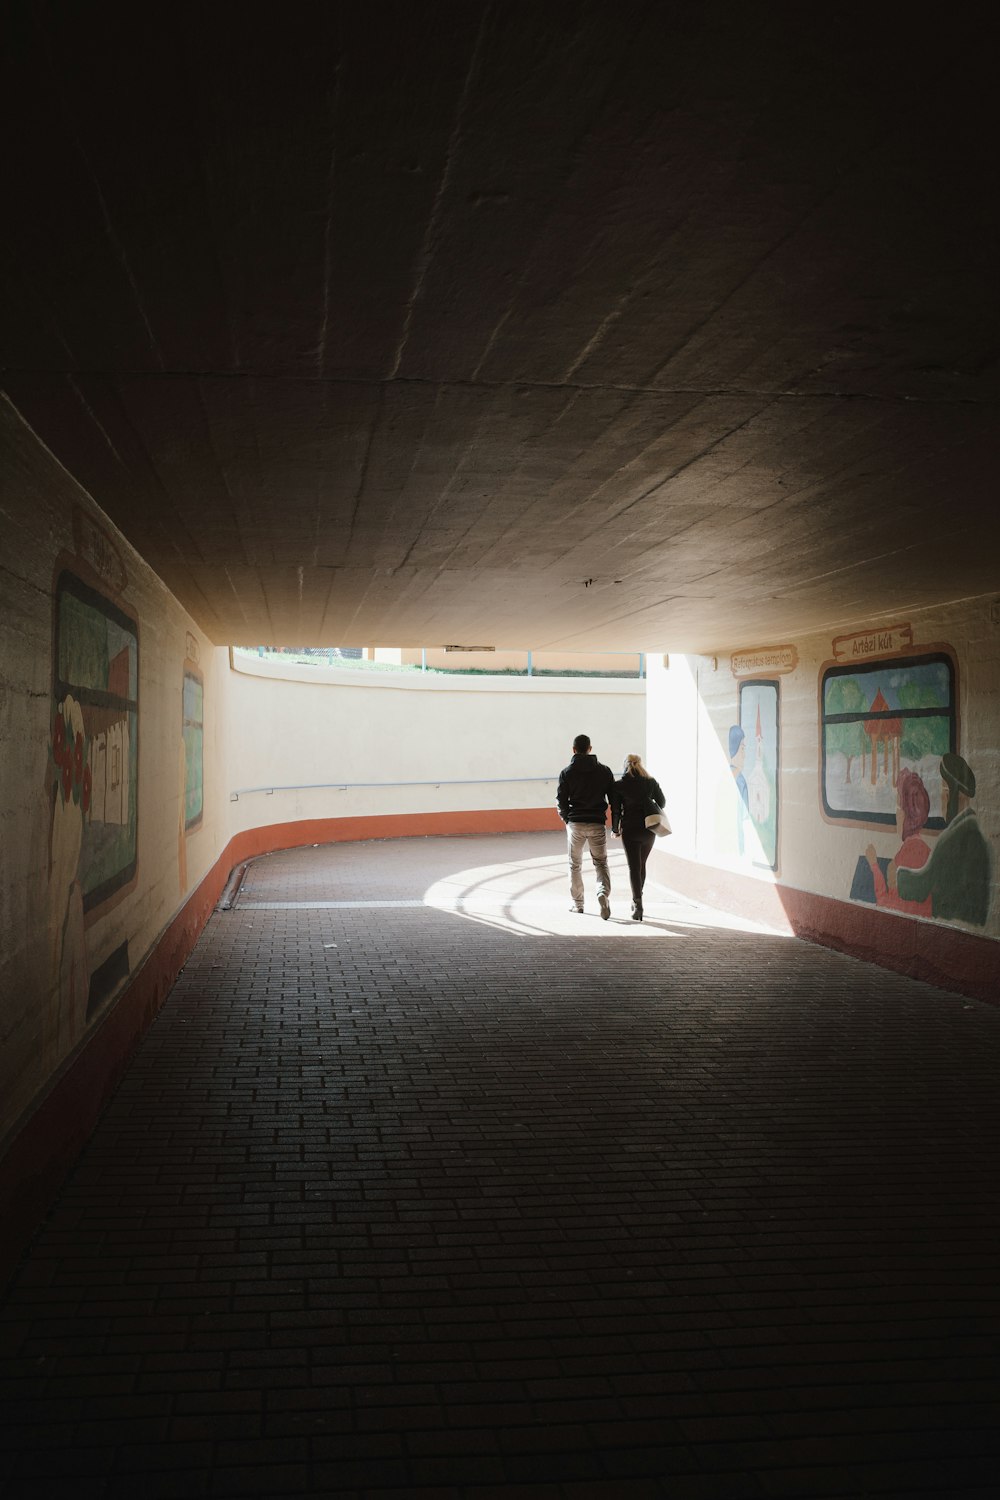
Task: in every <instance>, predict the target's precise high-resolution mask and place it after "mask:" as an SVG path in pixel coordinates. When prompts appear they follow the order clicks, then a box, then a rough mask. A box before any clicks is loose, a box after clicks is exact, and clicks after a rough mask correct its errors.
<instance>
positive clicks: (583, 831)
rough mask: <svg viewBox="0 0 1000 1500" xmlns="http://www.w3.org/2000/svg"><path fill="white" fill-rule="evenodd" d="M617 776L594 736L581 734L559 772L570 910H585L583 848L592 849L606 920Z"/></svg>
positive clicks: (557, 796) (557, 795)
mask: <svg viewBox="0 0 1000 1500" xmlns="http://www.w3.org/2000/svg"><path fill="white" fill-rule="evenodd" d="M616 795H617V794H616V792H615V778H614V775H613V773H612V772H611V770H610V769H609V767H607V766H602V765H601V762H600V761H599V760H598V759H597V756H596V755H593V754H592V753H591V749H590V736H589V735H587V734H578V735H577V737H576V739H575V740H574V741H573V759H572V760H571V761H570V763H569V765H568V766H566V768H565V769H564V770H562V771H560V772H559V787H558V790H557V791H556V806H557V807H558V809H559V816H560V817H561V818H562V820H563V822H564V823H565V824H566V842H567V845H568V848H569V894H570V897H571V899H572V902H573V905H572V906H571V907H570V911H577V912H582V911H583V851H584V847H586V848H588V849H589V850H590V857H591V859H592V860H593V861H594V869H595V870H596V871H597V904H598V906H599V907H600V908H601V916H602V918H603V919H604V921H605V922H606V921H607V920H608V918H609V917H610V915H611V905H610V902H609V901H608V897H609V896H610V895H611V875H610V873H609V871H608V848H607V814H608V807H609V805H610V806H611V808H612V822H614V805H615V797H616Z"/></svg>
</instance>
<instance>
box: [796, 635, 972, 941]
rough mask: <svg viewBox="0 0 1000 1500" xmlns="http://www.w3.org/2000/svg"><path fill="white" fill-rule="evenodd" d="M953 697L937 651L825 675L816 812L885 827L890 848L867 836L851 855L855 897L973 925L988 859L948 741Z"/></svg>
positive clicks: (953, 723)
mask: <svg viewBox="0 0 1000 1500" xmlns="http://www.w3.org/2000/svg"><path fill="white" fill-rule="evenodd" d="M955 703H956V694H955V670H954V665H953V662H952V660H951V657H950V656H949V655H946V654H944V653H937V654H934V655H926V656H919V657H905V658H888V659H886V660H884V661H873V662H867V663H865V665H864V666H863V667H833V668H831V669H829V670H828V671H827V672H825V673H824V675H823V678H822V685H821V709H822V734H823V741H822V747H823V767H822V786H823V810H824V812H825V813H826V815H827V816H828V817H832V818H849V819H850V820H851V821H852V822H855V823H867V824H870V825H872V826H874V827H876V828H877V827H878V826H879V825H885V824H894V825H895V837H894V839H893V849H892V852H891V854H889V853H885V852H883V853H882V854H880V853H879V851H878V849H877V847H876V844H875V843H874V842H869V843H868V844H867V846H866V848H865V851H864V853H863V854H862V855H861V856H860V857H859V859H858V862H857V867H856V869H855V872H854V878H853V882H852V885H851V892H850V894H851V898H852V899H853V900H855V901H866V902H872V903H874V904H875V905H876V906H879V907H882V908H885V909H886V910H889V911H897V912H901V913H904V914H906V915H908V916H919V917H933V918H935V919H937V920H944V921H963V922H969V923H971V924H973V925H976V926H983V925H984V924H985V922H986V920H987V917H988V915H989V906H990V895H991V876H992V869H991V864H992V861H991V855H990V850H989V846H988V844H987V842H986V839H985V838H984V836H983V833H982V830H981V828H980V826H979V820H978V818H977V817H976V813H975V811H974V809H973V808H972V806H971V803H972V801H973V799H974V797H975V795H976V778H975V773H974V771H973V770H972V767H971V766H970V765H969V764H968V762H967V761H966V760H964V759H963V757H962V756H961V755H960V754H958V752H957V748H956V740H957V715H956V711H955ZM935 834H936V835H937V836H936V837H935ZM928 835H929V836H928Z"/></svg>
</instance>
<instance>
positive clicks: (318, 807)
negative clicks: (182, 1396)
mask: <svg viewBox="0 0 1000 1500" xmlns="http://www.w3.org/2000/svg"><path fill="white" fill-rule="evenodd" d="M0 448H2V451H3V466H4V474H3V480H4V493H5V501H4V516H3V528H4V530H3V539H4V557H5V559H7V560H8V566H6V567H5V569H4V570H3V571H2V572H0V604H2V609H0V661H2V663H3V668H2V671H3V678H4V684H3V686H4V690H3V693H2V696H0V767H2V782H0V841H2V847H3V851H4V860H3V872H2V878H0V1201H6V1202H7V1204H8V1205H12V1213H11V1215H10V1217H9V1218H8V1224H9V1225H13V1224H15V1223H23V1224H30V1223H31V1222H32V1220H33V1217H35V1216H37V1212H38V1210H39V1209H40V1208H41V1207H43V1206H44V1203H45V1201H46V1199H47V1197H48V1196H49V1193H50V1191H51V1187H52V1184H53V1181H54V1180H55V1179H56V1178H57V1177H58V1176H59V1174H60V1173H61V1172H62V1171H63V1170H64V1169H65V1167H66V1165H67V1164H68V1162H69V1161H70V1160H71V1159H72V1157H73V1155H74V1154H75V1152H76V1150H77V1149H78V1147H79V1146H80V1145H81V1144H82V1142H83V1141H84V1140H85V1139H86V1136H87V1134H88V1132H89V1130H90V1129H91V1128H92V1125H93V1123H94V1121H95V1120H96V1118H97V1115H98V1114H99V1112H100V1109H101V1108H102V1106H103V1103H104V1101H105V1100H106V1098H107V1097H108V1095H109V1092H110V1090H111V1089H112V1088H113V1086H114V1083H115V1081H116V1080H117V1077H118V1076H119V1075H120V1071H121V1069H122V1067H123V1066H124V1063H125V1061H126V1060H127V1057H128V1054H129V1051H130V1050H131V1048H132V1046H133V1045H134V1043H135V1041H136V1040H137V1039H138V1037H139V1036H140V1035H141V1034H142V1031H143V1030H144V1029H145V1027H146V1026H147V1025H148V1024H149V1022H150V1020H151V1019H152V1017H153V1016H154V1015H155V1013H156V1010H157V1008H158V1007H159V1005H160V1004H161V1003H162V1000H163V998H164V996H165V995H166V993H167V991H168V990H169V987H170V985H171V983H172V982H173V979H174V977H175V976H176V973H177V971H178V969H179V968H180V966H181V965H182V964H183V962H184V960H185V958H186V956H187V954H188V953H189V952H190V949H191V946H192V945H193V943H194V941H195V940H196V938H197V935H198V933H199V932H200V930H201V927H202V926H203V924H204V921H205V920H206V919H207V916H208V914H209V913H210V911H211V909H212V907H213V905H214V903H215V901H216V900H217V898H218V895H219V892H220V891H221V889H222V887H223V885H224V883H225V880H226V878H227V876H228V873H229V871H230V869H231V868H232V866H233V864H235V863H236V862H238V861H239V860H241V859H244V858H247V857H249V856H250V855H252V854H256V853H260V852H262V851H263V850H266V849H275V848H287V847H290V846H292V845H295V844H302V843H314V842H319V841H325V840H337V839H349V838H350V839H353V838H372V837H402V836H408V835H427V834H430V833H435V832H440V833H445V832H447V833H476V832H496V831H502V830H505V829H510V830H523V829H534V828H549V827H558V826H559V825H558V821H557V819H556V816H555V812H554V807H553V801H554V793H555V780H554V778H555V776H556V775H557V773H558V770H559V768H560V767H561V766H562V765H564V764H565V763H566V761H567V759H568V758H569V753H570V742H571V740H572V737H573V735H574V734H576V733H577V732H579V731H580V730H585V731H586V732H588V733H589V734H591V735H592V736H593V739H594V742H595V746H596V748H597V749H599V750H600V752H601V753H602V756H603V757H604V758H605V759H608V760H612V761H620V759H621V758H622V757H623V756H624V754H625V753H626V752H627V751H629V750H633V749H637V748H638V749H640V750H641V749H642V748H643V743H644V739H643V737H644V733H645V703H644V695H645V685H644V683H641V682H638V681H617V680H607V681H591V682H586V683H581V681H580V680H579V679H572V680H565V681H562V682H559V681H555V680H552V679H540V680H527V679H501V680H499V681H497V682H494V683H489V682H487V681H484V680H482V679H464V680H463V679H440V678H432V677H428V678H421V677H412V678H408V679H407V678H400V679H393V678H391V677H390V678H386V677H384V676H379V677H378V678H374V679H369V680H366V681H364V682H360V681H359V679H358V677H357V676H356V675H352V674H348V673H343V672H342V673H340V674H339V675H338V674H337V673H336V672H330V671H323V670H322V669H308V668H298V669H296V668H290V669H289V668H283V667H282V666H278V667H273V666H268V667H266V668H265V669H264V670H263V671H261V670H260V667H259V666H256V667H255V664H254V663H253V662H251V663H249V664H248V669H247V670H245V671H236V670H234V669H233V668H232V666H231V663H230V655H229V652H228V651H227V650H223V649H220V648H216V647H214V646H213V645H212V644H211V642H210V641H209V640H208V639H207V637H206V636H205V635H204V634H203V633H202V632H201V631H200V630H199V629H198V628H197V626H196V625H195V624H194V622H193V621H192V620H191V619H190V618H189V617H188V616H187V614H186V613H185V612H184V610H183V609H182V608H181V607H180V605H179V604H178V603H177V601H176V600H175V599H174V598H173V596H172V595H171V594H170V593H169V591H168V590H167V589H166V588H165V587H164V586H163V584H162V583H161V582H160V580H159V579H158V578H157V577H156V575H155V574H154V573H153V572H152V571H151V570H150V569H149V568H148V567H147V566H146V564H145V563H144V562H143V560H142V558H141V557H140V556H139V555H138V554H137V553H136V552H135V551H134V550H133V549H132V548H131V547H130V546H129V544H128V543H127V542H126V541H125V540H124V538H123V537H122V536H121V535H120V533H118V532H117V531H116V529H115V528H114V527H113V526H112V524H111V523H110V522H109V521H108V520H107V518H106V517H105V516H104V515H103V513H102V512H101V511H100V510H99V509H98V508H97V507H96V506H95V505H94V503H93V501H92V500H91V499H90V497H89V496H88V495H87V494H86V493H85V492H84V491H82V490H81V489H80V488H79V487H78V486H77V485H76V484H75V483H74V482H73V481H72V480H71V479H70V477H69V476H68V475H67V473H66V472H65V471H64V470H63V469H62V468H61V467H60V466H59V465H58V464H57V463H56V462H55V460H54V459H53V458H52V457H51V455H50V454H49V453H48V452H47V450H46V449H45V448H44V447H43V446H42V445H41V444H40V443H39V442H38V440H37V438H36V437H35V435H34V433H33V432H32V431H31V429H30V428H29V427H28V426H27V425H26V424H25V423H24V421H23V420H22V419H21V417H20V415H19V414H18V412H17V411H16V410H15V408H14V407H13V406H12V405H11V404H10V403H9V402H8V401H7V400H6V399H4V398H0ZM261 665H262V664H261ZM523 778H535V779H530V780H525V779H523ZM324 782H325V783H333V785H330V786H326V787H323V786H316V785H314V783H324ZM358 783H396V784H395V785H388V786H386V785H382V786H378V785H375V786H373V785H358ZM413 783H423V784H422V785H414V784H413ZM289 786H291V787H294V788H297V789H295V790H281V788H284V787H289ZM252 787H265V788H267V790H264V791H260V792H253V791H247V790H246V789H247V788H252ZM272 788H273V790H270V789H272ZM15 1238H16V1236H15ZM8 1240H9V1243H11V1244H13V1240H12V1239H10V1237H8Z"/></svg>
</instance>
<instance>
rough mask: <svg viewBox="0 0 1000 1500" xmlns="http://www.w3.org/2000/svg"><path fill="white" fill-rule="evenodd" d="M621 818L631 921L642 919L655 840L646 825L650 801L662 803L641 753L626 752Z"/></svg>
mask: <svg viewBox="0 0 1000 1500" xmlns="http://www.w3.org/2000/svg"><path fill="white" fill-rule="evenodd" d="M615 791H616V792H617V794H618V796H617V807H616V809H615V811H616V812H617V814H618V821H617V823H616V824H612V828H611V831H612V833H614V834H617V833H619V832H620V833H621V836H622V842H623V843H624V845H625V858H626V859H627V860H628V875H629V880H630V881H631V883H632V920H633V922H641V921H642V888H643V886H644V885H645V883H646V861H647V859H648V858H649V851H650V849H652V847H653V844H654V842H655V840H656V835H655V834H654V832H653V830H652V829H651V828H647V827H646V817H647V815H648V814H649V812H650V802H651V801H652V802H655V803H656V805H657V807H662V806H663V792H662V791H661V789H660V783H659V782H658V781H657V779H656V777H655V776H650V774H649V772H648V771H647V770H646V767H645V766H644V765H643V763H642V761H641V759H640V757H639V756H638V755H626V757H625V766H624V768H623V771H622V777H621V780H620V781H618V782H616V783H615Z"/></svg>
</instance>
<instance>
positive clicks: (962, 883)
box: [889, 754, 990, 927]
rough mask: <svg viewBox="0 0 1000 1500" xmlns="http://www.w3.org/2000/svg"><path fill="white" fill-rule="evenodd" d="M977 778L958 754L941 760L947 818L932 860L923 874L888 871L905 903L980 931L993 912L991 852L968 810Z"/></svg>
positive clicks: (943, 804) (925, 867) (926, 865)
mask: <svg viewBox="0 0 1000 1500" xmlns="http://www.w3.org/2000/svg"><path fill="white" fill-rule="evenodd" d="M975 795H976V778H975V776H974V775H973V772H972V769H971V767H970V766H969V763H968V761H965V760H963V759H962V757H961V756H960V755H952V754H949V755H945V756H943V757H942V760H941V805H942V813H943V816H944V820H945V828H944V831H943V832H942V833H941V835H940V836H939V838H938V840H937V843H936V844H935V845H934V850H933V852H932V854H931V857H930V859H929V860H928V861H927V863H926V864H925V865H924V866H923V868H922V869H919V870H904V869H900V870H892V869H890V876H889V885H890V888H892V887H893V885H895V887H896V889H897V890H898V892H899V895H900V896H901V897H902V899H903V900H904V901H923V900H925V899H926V898H927V897H928V896H929V897H930V901H931V915H932V916H934V917H938V918H943V919H944V920H946V921H955V920H956V919H957V920H958V921H961V922H974V923H975V924H976V925H977V926H979V927H982V926H983V925H984V923H985V922H986V918H987V916H988V915H989V909H990V849H989V845H988V844H987V842H986V839H985V838H984V837H983V831H982V829H981V828H980V826H979V819H978V818H977V817H976V815H975V813H974V812H973V810H972V808H971V807H970V806H969V803H970V802H971V800H972V798H973V797H974V796H975Z"/></svg>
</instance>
